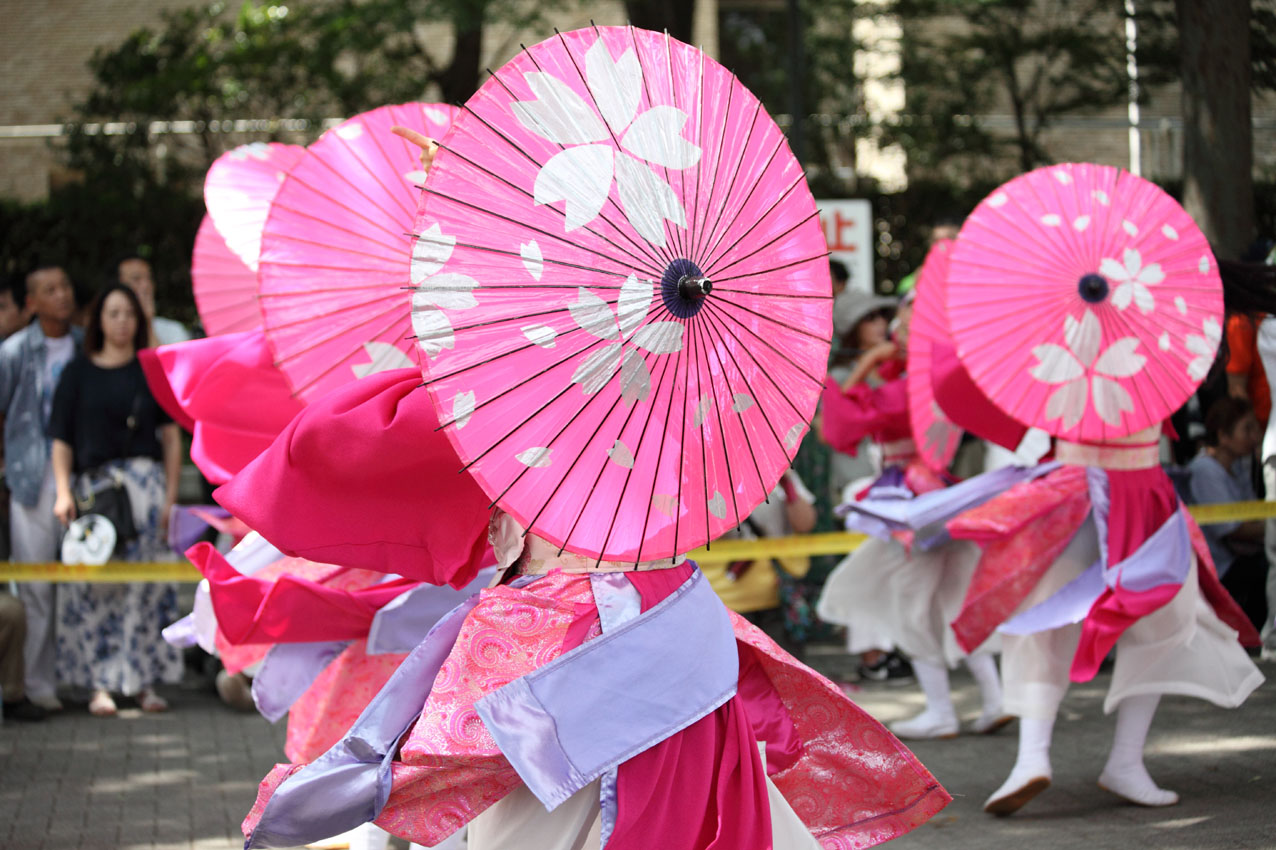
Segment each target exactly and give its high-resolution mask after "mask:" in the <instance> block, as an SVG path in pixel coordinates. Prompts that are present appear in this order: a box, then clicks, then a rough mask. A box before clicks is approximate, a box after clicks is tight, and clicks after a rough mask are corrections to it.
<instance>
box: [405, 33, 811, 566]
mask: <svg viewBox="0 0 1276 850" xmlns="http://www.w3.org/2000/svg"><path fill="white" fill-rule="evenodd" d="M416 230H417V234H418V237H417V241H416V244H415V247H414V249H413V255H412V269H411V278H412V283H413V284H414V290H413V294H412V304H413V314H412V319H413V326H414V329H415V331H416V334H417V338H418V340H419V344H420V346H421V348H422V350H423V351H424V353H425V355H426V362H425V375H426V379H427V385H428V386H429V390H430V393H431V395H432V396H433V398H434V402H435V404H436V406H437V407H438V408H439V411H440V420H441V422H442V424H443V427H444V428H445V429H446V430H447V433H448V435H449V436H450V437H451V439H452V441H453V443H454V445H455V446H456V448H457V453H458V454H459V455H460V457H461V458H462V460H463V461H465V464H466V466H467V468H468V469H469V471H470V472H471V473H472V474H473V475H474V476H475V478H476V479H477V480H478V481H479V483H480V485H481V486H482V487H483V488H484V490H485V491H486V492H487V493H488V494H489V495H490V496H491V497H492V499H493V500H494V501H495V502H497V503H499V504H500V505H501V506H502V507H503V508H504V509H505V510H506V511H508V512H510V513H511V514H512V515H513V516H514V517H515V518H516V519H518V521H519V522H520V523H522V525H523V526H524V527H526V528H529V529H531V530H533V531H535V532H536V533H537V534H539V535H541V536H543V537H545V538H546V539H548V540H550V541H552V542H554V543H556V544H558V545H560V546H562V547H564V548H566V549H569V550H571V551H573V552H576V553H580V554H584V555H586V556H589V557H597V558H606V559H614V560H622V561H638V560H646V559H652V558H661V557H667V556H670V555H673V554H675V553H679V552H685V551H687V550H689V549H691V548H693V547H695V546H698V545H700V544H702V543H705V542H706V541H709V540H712V539H714V538H715V537H717V536H718V535H720V534H722V533H723V532H724V531H726V530H727V529H729V528H731V527H733V526H736V525H737V524H738V523H740V522H741V521H742V520H743V519H744V518H745V517H747V516H748V514H749V512H750V511H751V510H753V508H754V507H755V506H756V505H757V504H758V503H759V502H761V501H762V500H763V498H764V497H765V496H766V494H767V493H768V492H769V491H770V490H771V488H772V487H773V486H774V485H775V483H776V481H777V480H778V479H779V477H780V475H781V473H782V472H783V471H784V469H785V468H787V467H788V465H789V463H790V461H791V459H792V457H793V455H794V454H795V453H796V451H797V448H798V445H799V443H800V442H801V439H802V435H803V434H804V432H805V431H806V429H807V427H808V422H809V421H810V418H811V415H812V414H813V412H814V410H815V404H816V401H817V399H818V397H819V393H820V389H821V386H822V384H823V379H824V371H825V366H826V362H827V357H828V349H829V338H830V336H831V334H832V319H831V304H832V299H831V286H830V281H829V274H828V262H827V259H826V258H827V253H828V248H827V246H826V244H825V242H824V237H823V234H822V231H821V230H820V226H819V220H818V217H817V213H816V209H815V204H814V201H813V200H812V198H811V193H810V191H809V190H808V189H807V186H806V182H805V179H804V177H803V173H802V168H801V166H800V165H799V164H798V163H797V161H796V160H795V159H794V158H793V155H792V153H791V152H790V151H789V148H788V145H787V144H786V142H785V139H784V135H783V134H782V133H781V132H780V130H779V128H777V127H776V125H775V124H774V122H772V120H771V119H770V117H768V115H767V114H766V112H765V110H763V108H762V105H761V104H760V103H759V102H758V100H757V98H755V97H754V96H753V95H752V94H750V93H749V91H748V90H747V89H745V87H744V86H743V85H741V83H740V82H739V81H738V80H736V79H735V77H733V76H732V75H731V74H730V72H728V71H727V70H726V69H725V68H723V67H722V66H721V65H719V64H718V63H717V62H715V61H713V60H712V59H710V58H708V57H706V56H705V55H704V54H702V53H701V52H700V51H698V50H695V49H694V48H692V47H689V46H687V45H685V44H681V43H679V42H677V41H674V40H673V39H671V38H669V37H668V36H667V35H660V34H657V33H653V32H647V31H644V30H638V29H633V28H625V27H602V28H591V29H584V30H578V31H575V32H570V33H563V34H560V35H556V36H555V37H553V38H551V39H549V40H547V41H545V42H542V43H541V44H538V45H536V46H535V47H532V48H530V49H527V50H525V51H524V52H523V53H521V54H520V55H519V56H518V57H516V58H515V59H514V60H512V61H511V62H510V63H509V64H507V65H506V66H505V67H504V68H502V69H501V70H499V71H498V72H497V73H495V74H494V75H493V76H492V77H491V78H490V79H489V80H488V81H487V82H486V83H485V84H484V85H483V87H482V88H481V89H480V90H479V91H478V92H477V93H476V94H475V95H474V97H472V98H471V99H470V101H469V102H468V103H467V104H466V106H465V108H464V111H463V112H462V114H461V115H460V116H458V118H457V119H456V122H455V123H454V124H453V127H452V132H451V133H450V134H449V135H448V136H447V137H446V139H444V141H443V143H442V150H441V151H440V152H439V154H438V156H437V158H436V159H435V162H434V166H433V168H432V169H431V171H430V176H429V179H428V181H427V183H426V192H425V195H424V198H423V207H422V210H421V213H420V215H419V217H418V221H417V225H416Z"/></svg>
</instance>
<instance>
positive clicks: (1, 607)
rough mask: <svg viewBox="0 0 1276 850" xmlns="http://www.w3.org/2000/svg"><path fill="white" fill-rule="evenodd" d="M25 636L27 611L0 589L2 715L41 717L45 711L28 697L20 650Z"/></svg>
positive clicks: (15, 599) (18, 601)
mask: <svg viewBox="0 0 1276 850" xmlns="http://www.w3.org/2000/svg"><path fill="white" fill-rule="evenodd" d="M26 637H27V612H26V609H25V608H24V607H23V606H22V601H21V600H19V599H18V598H16V597H14V596H10V595H9V594H8V593H5V592H3V591H0V694H3V697H2V698H3V701H4V706H3V709H0V710H2V711H3V717H6V718H8V719H10V720H43V719H44V718H45V717H46V716H47V715H48V712H47V711H45V710H44V709H43V708H40V706H38V705H36V704H35V703H33V702H32V701H31V700H29V699H27V696H26V684H25V682H24V681H23V678H24V671H25V667H26V665H25V664H24V663H23V661H22V652H23V649H24V645H25V643H26Z"/></svg>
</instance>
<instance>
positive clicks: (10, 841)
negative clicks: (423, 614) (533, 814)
mask: <svg viewBox="0 0 1276 850" xmlns="http://www.w3.org/2000/svg"><path fill="white" fill-rule="evenodd" d="M811 660H812V661H813V663H815V664H816V666H818V667H820V668H821V669H825V670H829V671H831V672H836V671H837V670H838V669H841V668H843V667H845V665H846V662H845V660H844V659H843V658H842V657H840V656H837V655H828V654H825V655H817V656H815V657H813V658H812V659H811ZM1264 672H1265V673H1266V674H1267V675H1268V676H1269V678H1270V677H1272V676H1276V665H1272V664H1267V665H1264ZM955 683H956V686H957V703H958V707H959V709H960V710H962V711H963V712H965V713H966V715H967V716H970V717H973V716H974V714H975V713H976V712H977V705H976V697H975V691H974V687H973V684H972V683H971V682H970V680H969V679H968V678H966V677H963V676H960V675H959V676H958V677H957V678H956V680H955ZM1105 685H1106V679H1103V678H1101V679H1099V680H1096V682H1095V683H1093V684H1091V685H1088V686H1085V687H1078V688H1074V689H1073V691H1072V693H1071V695H1070V697H1069V701H1068V702H1067V703H1066V704H1065V712H1064V714H1063V716H1062V717H1061V718H1060V721H1059V724H1058V730H1057V733H1056V738H1055V740H1056V747H1055V785H1054V787H1052V788H1050V789H1049V790H1048V791H1047V792H1046V793H1045V794H1043V795H1042V796H1041V797H1039V798H1038V799H1037V800H1035V801H1034V802H1033V803H1032V804H1031V805H1030V806H1029V807H1027V808H1025V809H1024V810H1023V811H1022V812H1020V813H1019V814H1017V815H1015V816H1013V817H1011V818H1007V819H1004V820H995V819H992V818H989V817H987V816H986V815H984V814H983V813H982V811H980V806H981V805H982V803H983V800H984V798H985V797H986V796H987V795H988V794H989V793H990V792H991V791H992V790H993V789H995V788H996V787H997V785H998V784H999V783H1000V782H1001V780H1002V779H1003V778H1004V774H1005V773H1006V772H1007V771H1008V770H1009V768H1010V764H1011V762H1012V761H1013V759H1014V745H1015V733H1014V727H1013V726H1012V727H1010V728H1009V729H1007V730H1006V731H1005V732H1003V733H1002V734H1001V735H998V736H992V737H973V736H972V737H962V738H959V739H957V740H955V741H943V742H935V743H923V744H919V745H917V746H916V748H915V749H916V752H917V754H918V755H919V756H920V757H921V759H922V761H923V762H925V763H926V765H927V766H929V767H930V768H931V770H933V771H934V772H935V773H936V775H938V777H939V779H940V781H942V782H943V783H944V784H945V786H946V787H948V789H949V790H950V791H952V793H953V794H954V795H955V796H956V800H955V801H954V802H953V803H952V805H950V806H949V807H948V808H947V809H945V810H944V811H943V812H941V813H940V814H939V815H938V816H937V817H936V818H934V819H933V820H932V821H931V822H930V823H928V824H927V825H925V826H923V827H921V828H920V829H919V830H917V831H916V832H914V833H912V834H910V835H908V836H905V837H903V838H901V839H899V840H898V841H896V842H895V843H894V844H893V845H892V846H896V847H899V848H901V850H905V848H941V847H942V848H944V849H945V850H1001V848H1005V850H1011V848H1014V850H1019V848H1034V850H1067V849H1068V848H1086V849H1087V850H1090V848H1120V850H1135V848H1158V850H1224V848H1226V849H1227V850H1231V848H1276V806H1274V805H1273V804H1274V803H1276V793H1273V784H1274V783H1276V686H1273V685H1271V684H1269V685H1266V686H1264V687H1263V688H1260V689H1259V691H1258V692H1257V693H1255V694H1254V696H1253V697H1252V698H1251V699H1250V701H1249V702H1248V703H1247V704H1246V705H1245V706H1244V707H1242V708H1240V709H1238V710H1235V711H1223V710H1220V709H1216V708H1213V707H1212V706H1208V705H1206V704H1204V703H1201V702H1198V701H1194V700H1187V699H1170V700H1166V701H1165V703H1164V704H1163V706H1162V709H1161V711H1160V712H1159V713H1158V715H1157V719H1156V723H1155V724H1154V726H1153V729H1152V735H1151V739H1150V748H1149V755H1148V766H1149V769H1150V770H1151V772H1152V775H1153V776H1154V777H1156V779H1157V780H1158V781H1159V782H1161V783H1162V784H1163V785H1164V786H1165V787H1167V788H1172V789H1174V790H1176V791H1178V792H1179V793H1180V794H1181V795H1182V797H1183V802H1182V803H1181V804H1180V805H1178V806H1175V807H1173V808H1169V809H1139V808H1135V807H1131V806H1125V805H1122V804H1121V803H1119V802H1118V801H1117V800H1116V799H1115V798H1114V797H1112V796H1110V795H1109V794H1107V793H1106V792H1104V791H1102V790H1100V789H1099V788H1098V787H1097V786H1096V785H1095V782H1094V780H1095V778H1096V776H1097V775H1098V772H1099V769H1100V768H1101V767H1102V763H1103V758H1104V755H1105V753H1106V748H1107V744H1108V741H1109V737H1110V735H1111V720H1110V718H1105V717H1103V715H1102V713H1101V704H1102V695H1103V689H1104V687H1105ZM167 695H168V696H170V697H171V698H172V701H173V710H172V711H171V712H169V713H168V714H164V715H143V714H142V713H141V712H140V711H138V710H137V709H135V708H125V709H124V710H122V711H121V713H120V716H119V717H117V718H115V719H109V720H103V719H98V718H94V717H91V716H90V715H89V714H88V712H87V711H86V710H85V707H84V706H83V705H74V704H72V705H69V706H68V710H67V711H66V712H65V713H63V714H62V715H61V716H58V717H56V718H53V719H51V720H49V721H48V722H46V723H42V724H19V723H12V722H10V723H6V724H4V725H3V726H0V848H4V850H116V848H119V850H232V848H238V847H240V846H242V843H241V840H240V838H239V833H238V824H239V821H240V819H241V817H242V816H243V814H244V813H245V812H246V811H247V810H248V807H249V805H250V804H251V802H252V800H253V795H254V791H255V788H256V785H257V781H258V779H259V778H260V777H261V776H262V775H263V774H264V773H265V772H266V771H267V770H268V769H269V768H270V766H271V764H273V763H274V762H275V760H276V759H277V758H278V757H279V755H278V754H279V753H280V752H281V748H282V740H283V727H282V725H281V726H279V727H271V726H269V725H268V724H267V723H266V722H265V721H264V720H261V719H260V718H258V717H256V716H252V715H243V714H236V713H233V712H231V711H229V710H227V709H225V708H223V707H222V706H221V704H220V703H218V702H217V700H216V697H215V696H214V695H213V694H212V693H211V691H208V690H206V689H204V688H202V687H201V686H199V685H196V684H192V685H190V686H187V687H183V688H175V689H172V690H170V691H168V692H167ZM855 697H856V699H857V700H858V701H859V702H860V704H861V705H863V706H865V708H867V709H868V710H869V711H871V712H873V713H874V714H875V715H876V716H878V717H879V718H881V719H883V720H888V721H889V720H893V719H897V718H899V717H903V716H907V715H908V714H910V713H912V712H913V711H915V710H917V708H918V707H919V706H920V695H918V694H917V693H915V692H914V690H913V689H911V688H899V687H887V686H883V685H873V686H872V687H866V688H864V689H863V690H861V691H859V692H858V693H857V694H855ZM396 844H397V842H396ZM399 846H400V847H401V846H403V845H399ZM519 850H523V848H519ZM526 850H535V848H526ZM653 850H661V849H660V848H653Z"/></svg>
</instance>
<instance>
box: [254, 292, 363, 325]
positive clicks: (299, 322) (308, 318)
mask: <svg viewBox="0 0 1276 850" xmlns="http://www.w3.org/2000/svg"><path fill="white" fill-rule="evenodd" d="M384 301H385V296H377V297H376V298H375V299H373V300H371V301H360V302H359V303H358V304H349V305H344V306H343V307H342V308H341V309H340V310H337V311H334V312H332V313H324V314H321V315H319V316H303V317H301V318H300V319H292V320H290V321H287V322H283V323H281V324H278V325H270V324H263V327H262V330H264V331H266V332H267V333H271V332H272V331H282V330H285V329H287V328H295V327H297V326H298V325H304V324H306V323H308V322H314V321H315V320H317V319H326V318H329V317H330V316H337V315H342V314H345V313H349V312H351V311H352V310H359V309H362V308H364V307H376V306H378V305H380V304H382V303H383V302H384ZM258 303H260V302H258ZM265 318H266V316H265V309H264V308H263V309H262V319H263V323H264V320H265Z"/></svg>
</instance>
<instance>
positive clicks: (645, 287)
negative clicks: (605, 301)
mask: <svg viewBox="0 0 1276 850" xmlns="http://www.w3.org/2000/svg"><path fill="white" fill-rule="evenodd" d="M654 294H655V285H654V284H653V283H652V282H651V281H649V280H639V279H638V278H637V277H635V276H634V275H630V276H629V277H628V278H626V279H625V282H624V283H623V284H621V286H620V298H619V299H618V300H617V301H616V319H617V321H618V322H619V323H620V335H621V336H623V337H628V336H629V335H630V334H631V333H633V332H634V331H635V330H637V328H638V326H639V325H641V324H642V323H643V321H644V320H645V319H646V318H647V313H648V312H650V311H651V299H652V297H653V296H654Z"/></svg>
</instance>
